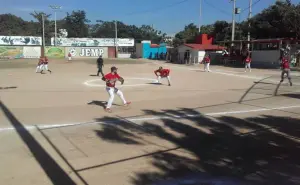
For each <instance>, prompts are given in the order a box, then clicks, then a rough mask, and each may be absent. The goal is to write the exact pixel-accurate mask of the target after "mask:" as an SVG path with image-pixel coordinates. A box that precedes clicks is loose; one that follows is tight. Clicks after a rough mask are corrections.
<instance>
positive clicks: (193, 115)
mask: <svg viewBox="0 0 300 185" xmlns="http://www.w3.org/2000/svg"><path fill="white" fill-rule="evenodd" d="M293 108H300V105H295V106H283V107H274V108H261V109H250V110H241V111H226V112H211V113H203V114H201V113H199V114H184V115H172V116H152V117H144V118H129V119H127V120H128V121H131V122H140V121H150V120H159V119H171V118H177V119H178V118H187V117H201V116H220V115H228V114H245V113H252V112H264V111H272V110H284V109H293ZM112 123H114V121H111V122H109V121H108V122H96V121H95V122H84V123H70V124H52V125H37V127H38V128H40V129H49V128H59V127H68V126H77V125H88V124H112ZM24 127H25V129H27V130H32V129H35V128H36V127H35V126H32V125H29V126H24ZM10 130H15V128H13V127H6V128H0V132H4V131H10Z"/></svg>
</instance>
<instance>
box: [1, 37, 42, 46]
mask: <svg viewBox="0 0 300 185" xmlns="http://www.w3.org/2000/svg"><path fill="white" fill-rule="evenodd" d="M0 45H9V46H41V45H42V37H32V36H0Z"/></svg>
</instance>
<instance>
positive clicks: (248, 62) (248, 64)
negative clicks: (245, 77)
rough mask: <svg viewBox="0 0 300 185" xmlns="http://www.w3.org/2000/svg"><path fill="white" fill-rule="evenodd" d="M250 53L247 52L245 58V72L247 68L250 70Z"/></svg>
mask: <svg viewBox="0 0 300 185" xmlns="http://www.w3.org/2000/svg"><path fill="white" fill-rule="evenodd" d="M250 64H251V55H250V54H248V56H247V58H246V59H245V72H247V68H248V69H249V72H251V65H250Z"/></svg>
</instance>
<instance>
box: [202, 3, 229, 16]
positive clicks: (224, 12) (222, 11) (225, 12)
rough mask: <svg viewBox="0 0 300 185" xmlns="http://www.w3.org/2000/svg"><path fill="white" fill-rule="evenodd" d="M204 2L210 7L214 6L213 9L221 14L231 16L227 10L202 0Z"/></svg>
mask: <svg viewBox="0 0 300 185" xmlns="http://www.w3.org/2000/svg"><path fill="white" fill-rule="evenodd" d="M204 2H205V3H206V4H207V5H209V6H210V7H212V8H214V9H216V10H218V11H220V12H221V13H223V14H225V15H229V16H231V13H229V12H227V11H225V10H222V9H220V8H218V7H216V6H215V5H213V4H211V3H209V2H207V1H206V0H204Z"/></svg>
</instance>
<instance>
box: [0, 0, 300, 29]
mask: <svg viewBox="0 0 300 185" xmlns="http://www.w3.org/2000/svg"><path fill="white" fill-rule="evenodd" d="M182 1H184V0H85V1H83V0H63V1H62V0H51V4H52V5H60V6H62V7H63V8H62V10H61V11H60V12H58V13H57V16H58V18H62V17H64V16H65V15H66V12H71V11H72V10H79V9H80V10H85V11H86V12H87V16H88V19H89V20H91V21H92V22H95V20H99V19H101V20H120V21H123V22H124V23H126V24H135V25H138V26H139V25H142V24H150V25H152V24H153V26H154V28H156V29H159V30H162V31H163V32H166V33H168V34H173V33H176V32H178V31H180V30H182V29H183V27H184V26H185V25H187V24H188V23H191V22H193V23H195V24H199V2H200V0H186V2H183V3H180V4H177V5H174V6H171V7H170V5H173V4H176V3H179V2H182ZM236 1H237V7H240V8H241V9H242V10H243V9H246V8H248V7H249V1H248V0H236ZM252 1H253V2H255V1H257V0H252ZM299 1H300V0H292V2H294V3H299ZM0 2H1V5H2V6H1V7H0V13H12V14H15V15H18V16H20V17H22V18H24V19H25V20H31V19H32V18H31V16H30V15H29V13H30V12H32V11H34V10H37V11H44V12H47V13H51V10H50V9H49V8H48V5H50V3H49V1H46V0H0ZM275 2H276V0H261V1H260V2H258V3H257V4H256V5H255V6H253V14H256V13H258V12H260V11H261V10H262V9H264V8H266V7H268V6H269V5H271V4H274V3H275ZM231 12H232V3H230V0H202V19H201V22H202V24H209V23H213V22H214V21H216V20H226V21H231V19H232V14H231ZM247 16H248V10H247V11H244V13H242V14H241V15H237V16H236V20H237V21H239V20H240V21H242V20H244V19H245V18H246V17H247ZM52 18H53V17H52Z"/></svg>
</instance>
